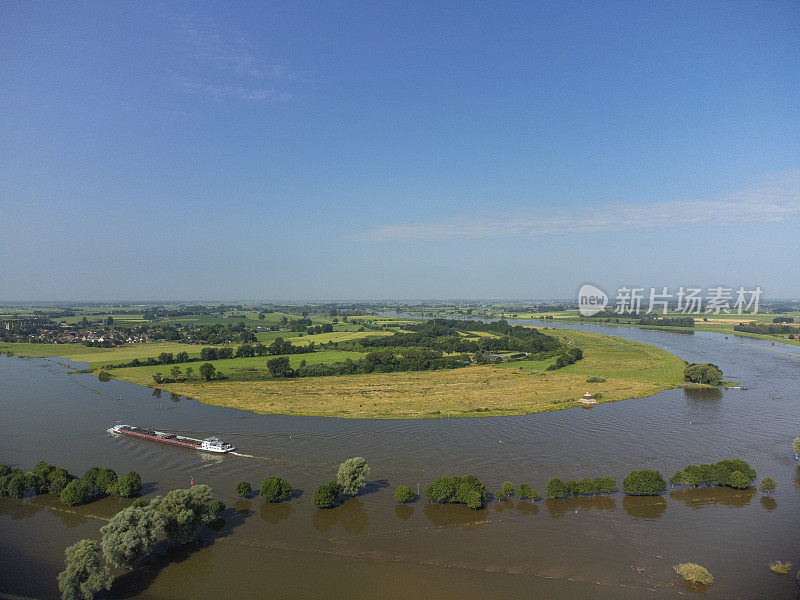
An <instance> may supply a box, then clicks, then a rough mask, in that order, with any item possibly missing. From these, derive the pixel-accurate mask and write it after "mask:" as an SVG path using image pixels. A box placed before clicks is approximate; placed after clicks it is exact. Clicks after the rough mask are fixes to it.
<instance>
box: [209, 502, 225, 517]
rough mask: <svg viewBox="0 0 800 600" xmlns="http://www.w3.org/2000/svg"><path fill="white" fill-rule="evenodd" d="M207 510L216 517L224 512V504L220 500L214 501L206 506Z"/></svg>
mask: <svg viewBox="0 0 800 600" xmlns="http://www.w3.org/2000/svg"><path fill="white" fill-rule="evenodd" d="M208 510H209V511H210V512H211V513H212V514H215V515H218V514H219V513H221V512H222V511H223V510H225V503H224V502H223V501H222V500H214V501H213V502H212V503H211V504H209V505H208Z"/></svg>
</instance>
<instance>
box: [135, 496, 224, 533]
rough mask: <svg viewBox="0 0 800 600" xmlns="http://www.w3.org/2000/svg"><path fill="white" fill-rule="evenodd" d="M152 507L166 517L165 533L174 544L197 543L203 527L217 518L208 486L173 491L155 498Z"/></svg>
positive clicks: (151, 503)
mask: <svg viewBox="0 0 800 600" xmlns="http://www.w3.org/2000/svg"><path fill="white" fill-rule="evenodd" d="M150 506H152V507H153V509H154V510H156V511H158V512H159V513H160V514H161V515H162V516H163V517H164V532H165V533H166V534H167V538H168V539H169V540H170V541H171V542H172V543H173V544H188V543H189V542H193V541H195V540H196V539H197V537H198V536H199V535H200V530H201V529H202V527H203V525H204V524H205V523H208V522H209V521H212V520H213V519H214V517H215V515H214V513H213V512H212V511H211V488H210V487H209V486H207V485H196V486H194V487H191V488H189V489H185V490H172V491H171V492H169V493H168V494H167V495H166V496H165V497H163V498H161V497H157V498H153V500H152V502H150Z"/></svg>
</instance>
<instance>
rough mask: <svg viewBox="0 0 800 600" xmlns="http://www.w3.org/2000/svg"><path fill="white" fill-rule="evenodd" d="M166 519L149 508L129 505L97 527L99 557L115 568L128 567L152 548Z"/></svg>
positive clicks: (148, 506)
mask: <svg viewBox="0 0 800 600" xmlns="http://www.w3.org/2000/svg"><path fill="white" fill-rule="evenodd" d="M165 523H166V520H165V519H164V516H163V515H162V514H161V513H159V512H158V511H156V510H154V509H153V507H152V506H150V505H147V506H129V507H128V508H125V509H123V510H121V511H119V512H118V513H117V514H116V515H114V516H113V517H112V518H111V520H110V521H109V522H108V524H107V525H104V526H103V527H101V528H100V533H101V534H102V536H103V538H102V543H101V544H102V548H103V554H105V555H106V558H107V559H108V561H109V562H110V563H111V564H113V565H115V566H117V567H131V566H133V564H134V563H135V562H136V561H137V560H138V559H139V558H140V557H142V556H144V555H145V554H147V552H148V551H149V550H150V549H151V548H152V547H153V545H154V544H155V542H156V540H157V539H158V537H159V536H160V535H161V532H162V531H163V529H164V524H165Z"/></svg>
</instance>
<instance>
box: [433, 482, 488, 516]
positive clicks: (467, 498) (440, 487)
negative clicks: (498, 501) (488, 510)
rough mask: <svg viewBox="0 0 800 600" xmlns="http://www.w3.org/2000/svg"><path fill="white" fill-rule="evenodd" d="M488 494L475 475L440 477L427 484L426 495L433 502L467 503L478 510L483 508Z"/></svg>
mask: <svg viewBox="0 0 800 600" xmlns="http://www.w3.org/2000/svg"><path fill="white" fill-rule="evenodd" d="M488 495H489V494H488V492H487V491H486V486H485V485H484V484H483V482H482V481H481V480H480V479H478V478H477V477H475V475H467V476H466V477H439V478H438V479H436V480H434V481H433V482H432V483H429V484H428V485H426V486H425V496H426V497H427V498H428V500H430V501H431V502H439V503H456V504H466V505H467V506H469V507H470V508H472V509H476V510H477V509H479V508H483V504H484V502H486V498H487V496H488Z"/></svg>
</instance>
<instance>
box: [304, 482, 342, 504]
mask: <svg viewBox="0 0 800 600" xmlns="http://www.w3.org/2000/svg"><path fill="white" fill-rule="evenodd" d="M341 495H342V486H341V485H339V482H338V481H329V482H328V483H323V484H322V485H321V486H319V487H318V488H317V489H316V490H314V496H313V498H311V504H313V505H314V506H316V507H317V508H333V507H334V506H335V505H336V500H337V498H339V496H341Z"/></svg>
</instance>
